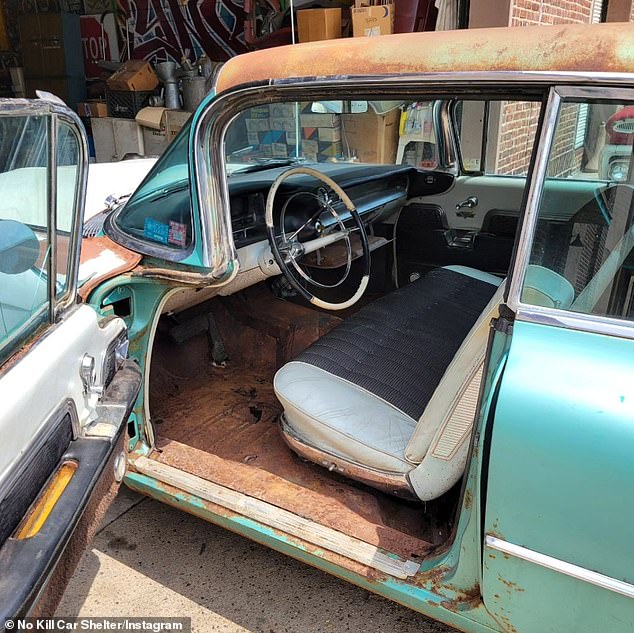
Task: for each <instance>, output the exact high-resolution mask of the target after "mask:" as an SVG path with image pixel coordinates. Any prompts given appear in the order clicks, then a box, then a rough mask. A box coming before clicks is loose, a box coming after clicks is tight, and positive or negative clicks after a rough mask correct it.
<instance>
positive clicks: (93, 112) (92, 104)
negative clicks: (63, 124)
mask: <svg viewBox="0 0 634 633" xmlns="http://www.w3.org/2000/svg"><path fill="white" fill-rule="evenodd" d="M77 113H78V114H79V116H83V117H91V118H93V119H97V118H101V117H105V116H108V104H107V103H106V102H105V101H81V102H80V103H78V104H77Z"/></svg>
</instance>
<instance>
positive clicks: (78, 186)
mask: <svg viewBox="0 0 634 633" xmlns="http://www.w3.org/2000/svg"><path fill="white" fill-rule="evenodd" d="M0 130H1V131H2V132H3V134H2V135H0V194H1V195H0V402H2V407H1V408H0V438H2V442H1V443H0V622H4V621H5V619H6V618H14V617H23V616H26V615H28V614H29V613H31V612H33V609H34V608H35V607H37V603H38V601H39V598H40V597H41V596H43V595H45V594H46V595H51V593H50V592H48V591H47V583H49V581H50V580H51V579H52V578H55V579H56V580H55V585H54V593H55V595H56V596H57V598H58V599H59V597H61V594H62V591H63V589H64V587H65V583H66V582H67V581H68V580H69V578H70V573H71V571H72V566H69V565H71V563H70V559H69V558H68V557H66V556H65V550H67V549H68V550H69V551H73V552H75V553H77V552H81V546H85V545H86V542H85V540H86V539H85V536H86V534H88V533H89V521H90V517H91V514H90V512H88V511H87V510H88V508H89V506H90V504H91V502H96V501H98V500H99V498H100V497H103V496H104V494H105V492H106V491H105V489H104V487H103V486H102V485H101V484H102V482H109V481H111V480H113V479H115V470H114V466H115V461H116V463H117V464H118V467H117V470H116V473H117V475H116V478H117V480H118V481H120V480H121V478H122V477H123V470H124V468H125V453H122V452H121V446H122V442H123V437H124V434H123V431H124V430H125V424H126V421H127V418H128V415H129V413H130V410H131V408H132V405H133V403H134V401H135V399H136V397H137V394H138V390H139V387H140V383H141V373H140V370H139V369H138V367H137V366H136V365H133V364H132V363H130V361H127V360H126V359H125V357H126V354H127V332H126V327H125V323H124V322H123V320H122V319H119V318H116V317H110V318H105V319H104V318H101V317H99V316H98V314H97V313H96V312H95V311H94V310H93V309H92V308H91V307H89V306H87V305H79V304H78V303H77V295H76V289H77V260H78V254H79V241H80V238H81V234H80V227H81V217H82V209H81V205H82V204H83V200H84V194H85V185H86V169H85V165H86V160H87V145H86V139H85V135H84V134H83V130H82V128H81V123H80V122H79V119H78V118H77V115H76V114H74V113H72V112H71V111H69V110H68V109H67V108H66V107H65V106H63V104H60V103H59V102H58V101H54V100H51V101H47V100H37V101H31V102H24V101H23V100H22V101H18V102H12V101H10V100H5V101H4V102H3V103H1V104H0ZM3 139H4V140H7V139H9V140H7V142H3ZM51 194H56V195H51ZM117 447H119V453H118V454H115V453H114V451H115V449H116V448H117ZM108 464H110V466H111V470H110V472H107V465H108ZM104 485H105V484H104ZM105 509H106V506H104V507H103V508H102V510H103V511H105ZM82 517H84V518H82ZM94 517H96V518H97V519H99V513H96V514H94ZM80 520H81V521H84V522H85V523H86V524H85V525H84V527H82V530H81V531H80V532H76V531H75V530H76V527H77V526H78V525H79V523H80ZM76 538H83V540H84V542H82V543H80V547H79V548H78V547H77V545H75V546H73V547H70V548H69V547H68V546H69V543H71V541H73V540H76ZM62 560H63V564H62V565H61V567H60V566H59V563H60V561H62ZM75 562H76V561H75ZM58 571H59V573H56V572H58ZM62 572H63V573H62ZM48 607H49V611H48V612H47V613H44V612H40V613H42V615H48V616H51V615H52V614H53V610H54V600H52V601H50V602H48Z"/></svg>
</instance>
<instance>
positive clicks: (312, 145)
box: [302, 141, 319, 155]
mask: <svg viewBox="0 0 634 633" xmlns="http://www.w3.org/2000/svg"><path fill="white" fill-rule="evenodd" d="M318 151H319V141H302V153H303V154H304V155H307V154H317V152H318Z"/></svg>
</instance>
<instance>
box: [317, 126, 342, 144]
mask: <svg viewBox="0 0 634 633" xmlns="http://www.w3.org/2000/svg"><path fill="white" fill-rule="evenodd" d="M317 139H318V140H319V141H328V142H330V143H332V142H334V141H340V140H341V128H340V127H318V128H317Z"/></svg>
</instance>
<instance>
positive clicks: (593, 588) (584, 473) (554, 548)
mask: <svg viewBox="0 0 634 633" xmlns="http://www.w3.org/2000/svg"><path fill="white" fill-rule="evenodd" d="M633 357H634V341H631V340H623V339H619V338H616V337H610V336H602V335H598V334H592V333H587V332H577V331H572V330H565V329H563V328H554V327H550V326H544V325H536V324H529V323H523V322H516V323H515V325H514V328H513V339H512V342H511V347H510V351H509V357H508V361H507V366H506V369H505V373H504V377H503V379H502V383H501V387H500V393H499V398H498V403H497V408H496V412H495V418H494V422H493V429H492V435H491V444H490V463H489V473H488V489H487V502H486V517H485V533H486V535H487V544H486V545H485V549H484V554H483V567H484V569H483V595H484V601H485V604H486V606H487V608H488V610H489V611H490V612H491V613H492V614H493V615H494V616H495V617H496V618H498V619H499V620H500V621H501V622H502V623H504V625H505V626H506V627H507V628H509V630H518V631H522V632H526V633H530V632H531V631H534V632H536V633H548V632H552V633H555V632H557V633H565V632H570V633H572V632H574V633H585V632H587V633H590V632H593V633H594V632H596V631H610V633H620V632H625V631H631V630H633V628H634V609H633V608H632V606H633V603H632V598H633V597H634V548H632V525H634V506H633V505H632V503H631V484H632V481H633V480H634V424H632V420H634V387H633V385H634V365H633V364H632V358H633ZM517 546H519V548H520V549H518V548H517ZM509 548H510V549H509ZM544 556H545V557H547V558H544ZM606 587H612V589H613V590H610V589H609V588H606ZM623 591H625V592H626V593H627V592H628V591H629V592H630V595H629V597H627V596H625V595H623ZM535 605H539V608H535ZM606 614H609V621H606Z"/></svg>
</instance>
